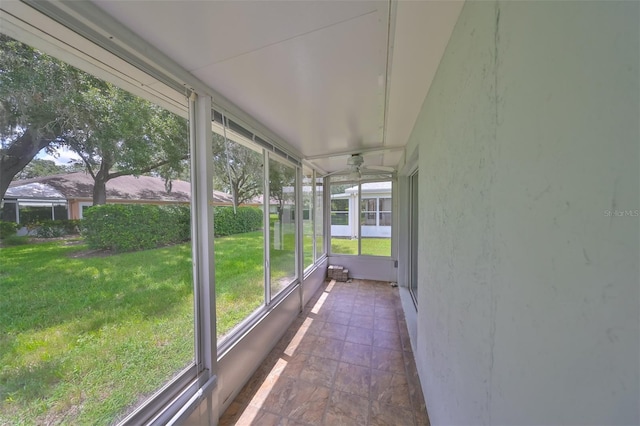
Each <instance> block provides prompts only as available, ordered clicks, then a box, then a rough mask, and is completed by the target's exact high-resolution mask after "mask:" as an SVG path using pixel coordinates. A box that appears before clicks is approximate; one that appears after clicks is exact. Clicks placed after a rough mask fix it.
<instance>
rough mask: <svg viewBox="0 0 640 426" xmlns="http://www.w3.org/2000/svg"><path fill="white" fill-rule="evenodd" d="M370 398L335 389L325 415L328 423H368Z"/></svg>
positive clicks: (325, 421)
mask: <svg viewBox="0 0 640 426" xmlns="http://www.w3.org/2000/svg"><path fill="white" fill-rule="evenodd" d="M368 418H369V400H368V399H366V398H363V397H361V396H357V395H353V394H350V393H346V392H340V391H333V393H332V394H331V398H330V400H329V405H328V406H327V412H326V414H325V417H324V424H326V425H366V424H367V421H368Z"/></svg>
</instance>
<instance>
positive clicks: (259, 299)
mask: <svg viewBox="0 0 640 426" xmlns="http://www.w3.org/2000/svg"><path fill="white" fill-rule="evenodd" d="M293 244H294V241H293V236H290V235H287V234H285V235H284V238H283V245H282V246H280V247H279V248H280V249H279V250H278V249H276V248H275V247H273V246H272V248H271V268H272V269H271V274H272V280H273V281H274V283H285V282H287V281H290V280H291V276H292V274H293V273H294V272H295V271H294V265H295V260H294V255H295V250H294V245H293ZM84 250H86V247H85V246H84V245H79V244H72V245H69V244H68V243H65V242H50V243H42V244H29V245H23V246H15V247H4V248H0V295H1V296H0V425H4V424H48V423H60V422H61V423H66V424H109V423H111V422H113V421H114V420H115V419H117V418H118V416H121V415H122V413H124V412H126V411H127V409H128V407H130V406H131V405H132V404H136V403H139V402H140V401H141V397H143V396H148V395H150V394H151V393H153V392H154V391H156V390H157V389H158V388H159V387H161V386H162V385H163V384H164V383H166V381H167V380H169V379H170V378H171V377H172V376H173V375H174V374H175V373H177V372H178V371H180V370H181V369H182V368H184V367H186V366H187V365H188V364H189V363H191V362H192V360H193V351H194V343H193V338H194V337H193V284H192V279H191V276H192V264H191V245H190V244H181V245H177V246H173V247H167V248H162V249H155V250H147V251H140V252H133V253H122V254H117V255H111V256H106V257H74V255H77V254H78V253H80V252H83V251H84ZM263 250H264V247H263V239H262V232H261V231H257V232H251V233H246V234H239V235H234V236H230V237H223V238H217V239H216V242H215V256H216V257H215V262H216V263H215V273H216V309H217V321H218V322H217V328H218V337H221V336H224V335H225V334H226V333H228V332H229V331H230V330H231V329H232V328H233V327H234V326H236V325H237V324H238V323H239V322H241V321H242V320H243V319H244V318H246V317H247V316H248V315H249V314H250V313H251V312H253V311H254V310H255V309H256V308H258V307H259V306H261V305H262V304H263V302H264V285H263V282H264V267H263ZM278 289H279V287H278V286H277V285H274V287H272V291H274V293H275V292H276V291H277V290H278Z"/></svg>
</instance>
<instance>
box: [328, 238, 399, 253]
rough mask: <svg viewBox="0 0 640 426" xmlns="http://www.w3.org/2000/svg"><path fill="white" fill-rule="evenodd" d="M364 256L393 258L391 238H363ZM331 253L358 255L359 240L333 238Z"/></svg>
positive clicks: (362, 248)
mask: <svg viewBox="0 0 640 426" xmlns="http://www.w3.org/2000/svg"><path fill="white" fill-rule="evenodd" d="M361 250H362V254H363V255H369V256H387V257H389V256H391V238H363V239H362V245H361ZM331 253H334V254H358V240H357V239H353V240H352V239H349V238H335V237H334V238H331Z"/></svg>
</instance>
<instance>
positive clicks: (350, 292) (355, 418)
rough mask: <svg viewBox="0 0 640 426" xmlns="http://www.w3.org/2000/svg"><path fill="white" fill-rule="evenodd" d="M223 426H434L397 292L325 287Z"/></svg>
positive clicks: (367, 285) (379, 285) (369, 286)
mask: <svg viewBox="0 0 640 426" xmlns="http://www.w3.org/2000/svg"><path fill="white" fill-rule="evenodd" d="M220 424H221V425H260V426H263V425H332V426H333V425H428V424H429V419H428V417H427V412H426V408H425V404H424V398H423V396H422V390H421V388H420V384H419V382H418V375H417V372H416V367H415V363H414V360H413V353H412V352H411V344H410V342H409V334H408V332H407V326H406V323H405V321H404V314H403V312H402V308H401V306H400V297H399V294H398V289H397V288H392V287H391V286H390V285H389V283H387V282H377V281H368V280H353V281H352V282H350V283H340V282H338V283H336V282H334V281H331V282H325V283H324V284H323V286H322V288H320V289H319V290H318V292H317V293H316V294H315V295H314V297H313V298H312V299H311V301H310V302H309V303H308V305H307V307H306V308H305V310H304V312H303V313H301V314H300V315H299V317H298V318H297V319H296V320H295V321H294V323H293V324H292V325H291V327H290V328H289V330H287V332H286V334H285V335H284V337H283V338H282V339H281V340H280V342H278V344H277V345H276V347H275V348H274V349H273V351H271V353H270V354H269V355H268V356H267V358H266V360H265V361H264V363H263V365H262V366H261V368H260V369H258V371H257V372H256V373H255V374H254V376H253V377H252V378H251V380H250V381H249V382H248V383H247V385H246V386H245V387H244V388H243V389H242V391H241V392H240V394H239V395H238V396H237V397H236V399H235V400H234V401H233V402H232V403H231V405H230V406H229V408H228V409H227V411H226V412H225V413H224V415H223V416H222V418H221V419H220Z"/></svg>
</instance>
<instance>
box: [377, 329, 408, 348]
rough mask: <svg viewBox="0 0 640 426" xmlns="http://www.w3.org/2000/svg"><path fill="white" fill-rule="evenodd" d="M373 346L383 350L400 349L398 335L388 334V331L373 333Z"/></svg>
mask: <svg viewBox="0 0 640 426" xmlns="http://www.w3.org/2000/svg"><path fill="white" fill-rule="evenodd" d="M373 346H375V347H378V348H385V349H395V350H401V349H402V342H401V340H400V335H399V334H398V333H389V332H388V331H382V330H374V331H373Z"/></svg>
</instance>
